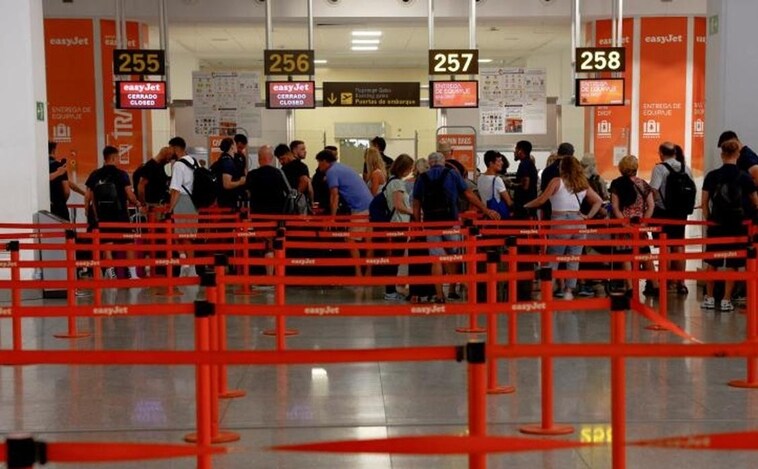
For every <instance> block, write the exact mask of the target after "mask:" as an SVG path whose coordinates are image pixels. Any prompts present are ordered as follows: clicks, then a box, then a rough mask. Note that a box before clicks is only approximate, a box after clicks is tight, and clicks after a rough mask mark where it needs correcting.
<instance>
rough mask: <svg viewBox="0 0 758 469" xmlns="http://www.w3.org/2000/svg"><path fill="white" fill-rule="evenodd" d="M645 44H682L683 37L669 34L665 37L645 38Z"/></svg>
mask: <svg viewBox="0 0 758 469" xmlns="http://www.w3.org/2000/svg"><path fill="white" fill-rule="evenodd" d="M645 42H647V43H649V44H671V43H676V42H684V36H682V35H681V34H669V35H667V36H645Z"/></svg>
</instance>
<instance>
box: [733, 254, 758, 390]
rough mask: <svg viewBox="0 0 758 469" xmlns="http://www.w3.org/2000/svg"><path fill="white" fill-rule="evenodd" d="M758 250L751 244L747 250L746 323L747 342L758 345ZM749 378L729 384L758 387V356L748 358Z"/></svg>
mask: <svg viewBox="0 0 758 469" xmlns="http://www.w3.org/2000/svg"><path fill="white" fill-rule="evenodd" d="M757 257H758V250H756V247H755V246H751V247H749V248H748V251H747V271H748V272H750V276H749V278H748V279H747V282H746V283H747V304H746V320H747V323H746V325H745V330H746V335H747V342H749V343H752V344H753V345H755V346H756V347H758V309H757V308H758V298H756V295H758V258H757ZM746 360H747V378H745V379H744V380H743V379H738V380H732V381H730V382H729V386H731V387H733V388H746V389H758V357H756V356H752V357H748V358H747V359H746Z"/></svg>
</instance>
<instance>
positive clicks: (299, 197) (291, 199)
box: [277, 168, 311, 215]
mask: <svg viewBox="0 0 758 469" xmlns="http://www.w3.org/2000/svg"><path fill="white" fill-rule="evenodd" d="M277 169H279V173H281V175H282V178H283V179H284V184H285V185H286V186H287V193H286V194H285V200H284V208H283V209H282V213H284V214H285V215H311V207H310V204H309V203H308V199H307V198H306V197H305V194H303V193H302V192H300V191H299V190H297V189H293V188H292V186H290V183H289V181H288V180H287V175H286V174H284V171H282V169H281V168H277Z"/></svg>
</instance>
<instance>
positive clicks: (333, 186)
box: [316, 150, 373, 277]
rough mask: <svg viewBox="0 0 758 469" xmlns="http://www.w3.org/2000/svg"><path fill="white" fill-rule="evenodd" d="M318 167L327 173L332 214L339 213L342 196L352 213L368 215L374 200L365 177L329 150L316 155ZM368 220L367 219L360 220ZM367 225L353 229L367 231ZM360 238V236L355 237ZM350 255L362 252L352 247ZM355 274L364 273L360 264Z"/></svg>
mask: <svg viewBox="0 0 758 469" xmlns="http://www.w3.org/2000/svg"><path fill="white" fill-rule="evenodd" d="M316 161H318V169H319V171H321V172H322V173H325V174H326V184H327V185H328V186H329V201H330V203H329V209H330V214H331V215H332V216H335V215H337V209H338V208H339V201H340V196H341V197H342V199H343V200H344V201H345V203H347V205H348V207H350V213H351V214H352V215H368V206H369V204H370V203H371V200H373V196H372V195H371V191H369V190H368V186H367V185H366V183H365V182H363V179H362V178H361V177H360V176H359V175H358V173H357V172H355V171H353V169H351V168H349V167H347V166H345V165H343V164H341V163H337V156H336V155H335V154H334V153H332V152H331V151H328V150H322V151H320V152H319V153H318V154H317V155H316ZM360 221H361V222H366V221H367V220H360ZM367 230H368V228H367V227H355V228H353V229H352V230H351V231H354V232H363V231H367ZM355 239H356V240H360V238H355ZM350 255H351V256H352V257H353V258H354V259H357V258H358V257H359V256H360V253H359V252H358V250H357V249H351V250H350ZM355 275H356V276H358V277H360V276H362V275H363V272H362V271H361V267H360V266H356V267H355Z"/></svg>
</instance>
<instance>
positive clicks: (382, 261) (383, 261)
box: [366, 257, 390, 265]
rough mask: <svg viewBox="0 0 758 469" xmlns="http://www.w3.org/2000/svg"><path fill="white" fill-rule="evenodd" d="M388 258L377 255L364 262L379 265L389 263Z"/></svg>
mask: <svg viewBox="0 0 758 469" xmlns="http://www.w3.org/2000/svg"><path fill="white" fill-rule="evenodd" d="M389 263H390V260H389V259H388V258H386V257H377V258H374V259H366V264H373V265H379V264H389Z"/></svg>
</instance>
